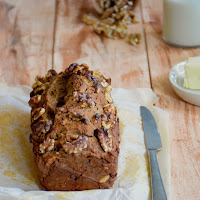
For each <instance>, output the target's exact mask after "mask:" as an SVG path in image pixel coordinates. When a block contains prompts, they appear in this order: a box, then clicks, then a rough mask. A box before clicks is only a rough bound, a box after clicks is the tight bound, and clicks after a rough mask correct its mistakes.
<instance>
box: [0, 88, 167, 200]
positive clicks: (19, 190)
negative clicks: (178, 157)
mask: <svg viewBox="0 0 200 200" xmlns="http://www.w3.org/2000/svg"><path fill="white" fill-rule="evenodd" d="M30 91H31V88H30V87H28V86H15V87H9V86H7V85H5V84H1V85H0V199H3V200H6V199H9V200H10V199H16V200H19V199H23V200H32V199H33V200H41V199H42V200H43V199H44V200H46V199H48V200H50V199H55V200H57V199H66V200H69V199H70V200H71V199H73V200H85V199H87V200H94V199H97V200H98V199H99V200H102V199H103V200H114V199H119V200H123V199H130V200H148V199H151V191H150V173H149V164H148V156H147V151H146V147H145V142H144V133H143V130H142V121H141V116H140V105H144V106H146V107H148V108H149V109H150V110H151V111H152V113H153V115H154V117H155V119H156V121H157V125H158V128H159V130H160V134H161V138H162V144H163V149H162V150H161V151H159V152H158V153H157V155H158V162H159V166H160V170H161V174H162V178H163V181H164V186H165V189H166V192H167V196H168V199H171V188H170V186H171V179H170V148H169V135H168V121H169V116H168V113H166V112H165V111H163V110H161V109H159V108H156V107H154V106H153V104H154V103H155V102H156V101H157V100H158V98H157V96H156V95H155V94H154V93H153V92H152V90H151V89H132V90H127V89H121V88H117V89H113V91H112V97H113V99H114V102H115V105H116V106H117V108H118V117H119V119H120V142H121V143H120V155H119V162H118V164H119V166H118V178H117V180H116V182H115V184H114V186H113V188H111V189H107V190H88V191H76V192H56V191H55V192H49V191H41V190H39V187H38V180H37V174H36V171H35V168H34V162H33V156H32V145H31V144H30V143H29V139H28V138H29V134H30V132H31V130H30V108H29V106H28V103H27V102H28V100H29V94H30Z"/></svg>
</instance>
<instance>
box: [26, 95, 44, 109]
mask: <svg viewBox="0 0 200 200" xmlns="http://www.w3.org/2000/svg"><path fill="white" fill-rule="evenodd" d="M40 100H41V95H36V96H33V97H32V98H31V99H30V100H29V102H28V103H29V106H30V107H33V106H34V105H35V104H38V103H39V102H40Z"/></svg>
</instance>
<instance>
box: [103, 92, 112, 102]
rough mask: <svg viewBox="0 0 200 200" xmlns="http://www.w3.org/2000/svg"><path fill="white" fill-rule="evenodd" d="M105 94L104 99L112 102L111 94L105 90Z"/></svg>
mask: <svg viewBox="0 0 200 200" xmlns="http://www.w3.org/2000/svg"><path fill="white" fill-rule="evenodd" d="M105 96H106V100H107V102H108V103H112V102H113V100H112V97H111V94H110V93H109V92H105Z"/></svg>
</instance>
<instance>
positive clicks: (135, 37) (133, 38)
mask: <svg viewBox="0 0 200 200" xmlns="http://www.w3.org/2000/svg"><path fill="white" fill-rule="evenodd" d="M141 40H142V36H141V34H139V33H136V34H130V35H129V36H128V42H129V43H130V44H132V45H136V44H139V43H141Z"/></svg>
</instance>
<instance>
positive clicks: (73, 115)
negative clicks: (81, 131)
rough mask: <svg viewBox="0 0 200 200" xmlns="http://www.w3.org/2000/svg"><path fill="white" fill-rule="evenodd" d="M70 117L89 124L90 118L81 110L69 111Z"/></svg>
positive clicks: (68, 115)
mask: <svg viewBox="0 0 200 200" xmlns="http://www.w3.org/2000/svg"><path fill="white" fill-rule="evenodd" d="M66 116H67V117H68V118H69V119H71V120H73V121H81V122H83V123H85V124H89V122H90V120H89V119H88V117H87V116H85V115H83V114H82V113H80V112H77V113H76V112H68V113H67V115H66Z"/></svg>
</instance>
